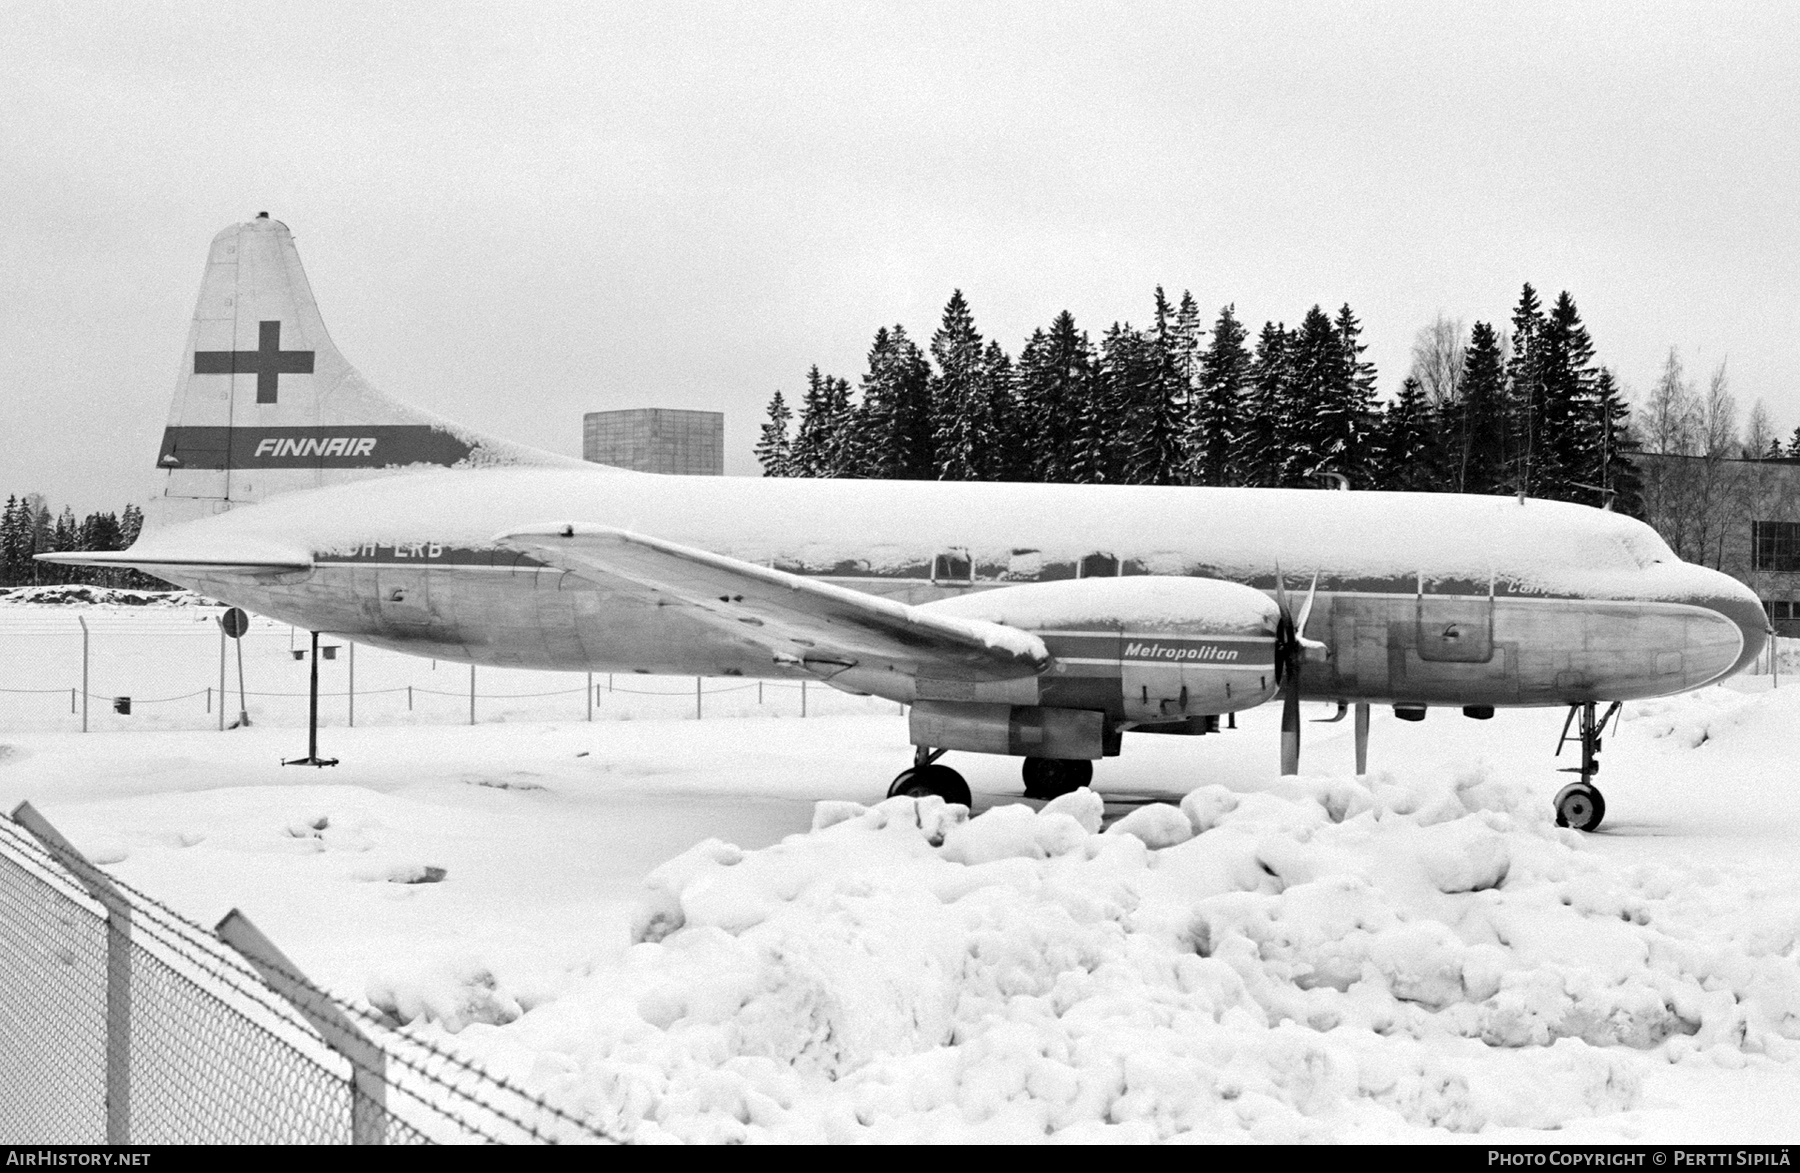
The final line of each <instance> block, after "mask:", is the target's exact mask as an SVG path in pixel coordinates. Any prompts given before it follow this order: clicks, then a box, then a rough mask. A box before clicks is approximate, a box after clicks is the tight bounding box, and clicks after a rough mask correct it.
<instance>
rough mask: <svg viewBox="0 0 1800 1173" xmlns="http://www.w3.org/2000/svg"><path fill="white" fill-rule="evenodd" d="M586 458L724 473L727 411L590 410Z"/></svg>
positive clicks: (678, 471) (646, 468) (585, 422)
mask: <svg viewBox="0 0 1800 1173" xmlns="http://www.w3.org/2000/svg"><path fill="white" fill-rule="evenodd" d="M581 423H582V428H581V456H582V459H584V460H591V461H593V462H595V463H596V464H610V465H612V466H613V467H615V468H629V469H632V470H633V471H636V472H660V473H671V474H675V475H679V476H711V477H717V476H724V475H725V415H724V413H723V412H717V411H685V410H681V409H679V408H672V407H638V408H632V409H631V410H629V411H590V412H588V413H587V414H586V415H584V416H582V417H581Z"/></svg>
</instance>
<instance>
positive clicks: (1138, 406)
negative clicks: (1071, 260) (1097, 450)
mask: <svg viewBox="0 0 1800 1173" xmlns="http://www.w3.org/2000/svg"><path fill="white" fill-rule="evenodd" d="M1099 382H1100V399H1101V404H1100V406H1101V408H1102V410H1103V411H1104V413H1105V417H1104V418H1105V419H1106V421H1107V425H1108V426H1107V428H1106V445H1105V453H1106V456H1105V464H1104V466H1103V469H1102V471H1101V475H1100V480H1101V481H1102V482H1104V483H1106V484H1113V485H1119V484H1138V483H1144V482H1138V481H1133V480H1131V479H1130V478H1131V477H1132V476H1134V475H1136V474H1138V473H1140V472H1142V471H1143V470H1141V469H1140V468H1138V467H1137V465H1136V462H1135V460H1134V457H1135V456H1136V454H1137V452H1138V451H1139V449H1140V448H1141V447H1143V446H1144V445H1145V444H1147V443H1148V442H1149V441H1148V440H1147V439H1146V435H1147V432H1148V430H1149V429H1150V428H1151V427H1152V426H1154V425H1153V420H1154V418H1155V415H1156V408H1155V399H1156V393H1157V377H1156V359H1155V356H1154V355H1153V353H1152V350H1151V345H1150V339H1149V338H1148V337H1147V336H1145V334H1144V333H1143V332H1142V331H1141V330H1138V329H1137V328H1136V327H1134V326H1133V325H1132V324H1131V323H1130V322H1114V323H1113V324H1112V327H1111V328H1110V329H1109V330H1107V332H1106V334H1105V336H1104V337H1102V338H1101V339H1100V380H1099Z"/></svg>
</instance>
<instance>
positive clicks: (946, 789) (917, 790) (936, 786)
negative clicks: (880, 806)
mask: <svg viewBox="0 0 1800 1173" xmlns="http://www.w3.org/2000/svg"><path fill="white" fill-rule="evenodd" d="M933 794H935V795H937V797H939V798H941V799H943V800H944V801H945V802H948V803H954V804H956V805H957V806H973V805H974V800H973V797H972V796H971V795H970V794H969V784H968V783H967V782H965V781H963V776H962V775H961V774H958V773H957V772H956V771H955V770H952V769H951V768H950V767H949V766H941V765H938V764H937V763H936V762H933V763H932V764H931V765H929V766H918V767H915V768H913V769H910V770H902V771H900V776H899V777H897V778H895V779H894V784H893V785H892V786H890V787H888V792H887V796H888V797H889V798H900V797H903V796H904V797H906V798H924V797H926V796H927V795H933Z"/></svg>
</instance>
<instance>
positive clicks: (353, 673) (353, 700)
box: [344, 640, 356, 729]
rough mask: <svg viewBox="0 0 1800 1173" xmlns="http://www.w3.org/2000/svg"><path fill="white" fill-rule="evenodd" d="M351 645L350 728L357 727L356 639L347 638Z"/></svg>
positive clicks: (346, 641)
mask: <svg viewBox="0 0 1800 1173" xmlns="http://www.w3.org/2000/svg"><path fill="white" fill-rule="evenodd" d="M344 642H345V643H347V644H349V645H350V728H352V729H354V728H356V641H355V640H345V641H344Z"/></svg>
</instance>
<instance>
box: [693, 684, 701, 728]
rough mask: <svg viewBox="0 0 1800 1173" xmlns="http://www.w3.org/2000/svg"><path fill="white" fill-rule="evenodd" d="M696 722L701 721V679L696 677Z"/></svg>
mask: <svg viewBox="0 0 1800 1173" xmlns="http://www.w3.org/2000/svg"><path fill="white" fill-rule="evenodd" d="M694 720H696V721H698V720H700V678H699V677H698V676H696V677H694Z"/></svg>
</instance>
